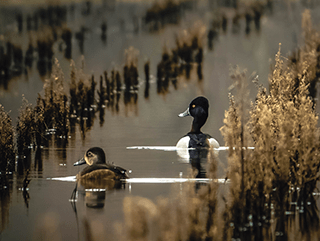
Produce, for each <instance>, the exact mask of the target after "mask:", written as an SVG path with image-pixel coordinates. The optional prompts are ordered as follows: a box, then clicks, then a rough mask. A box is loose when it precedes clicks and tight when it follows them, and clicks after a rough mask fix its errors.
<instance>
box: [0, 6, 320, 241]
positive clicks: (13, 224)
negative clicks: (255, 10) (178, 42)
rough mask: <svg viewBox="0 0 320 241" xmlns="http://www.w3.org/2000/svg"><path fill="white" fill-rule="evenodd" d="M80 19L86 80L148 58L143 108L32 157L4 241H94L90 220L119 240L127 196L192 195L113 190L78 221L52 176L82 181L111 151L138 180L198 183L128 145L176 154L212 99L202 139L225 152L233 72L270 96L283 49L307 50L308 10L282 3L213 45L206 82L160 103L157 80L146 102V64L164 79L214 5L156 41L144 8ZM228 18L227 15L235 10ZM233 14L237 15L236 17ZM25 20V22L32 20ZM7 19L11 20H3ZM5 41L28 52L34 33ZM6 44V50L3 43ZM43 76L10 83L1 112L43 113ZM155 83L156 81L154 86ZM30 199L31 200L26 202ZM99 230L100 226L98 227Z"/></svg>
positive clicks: (131, 108) (2, 210)
mask: <svg viewBox="0 0 320 241" xmlns="http://www.w3.org/2000/svg"><path fill="white" fill-rule="evenodd" d="M76 6H77V8H75V9H76V10H75V12H74V15H72V13H69V12H68V15H67V25H68V26H69V27H70V28H71V29H72V30H73V31H78V30H79V29H80V26H86V27H88V28H89V29H90V30H89V32H88V34H86V35H85V36H86V37H85V42H84V53H83V54H84V57H85V64H86V66H85V72H86V73H87V74H90V75H91V74H94V75H95V78H96V81H98V80H99V76H100V75H102V74H103V71H105V70H107V71H110V70H111V69H112V68H116V69H118V70H122V67H123V64H124V61H125V58H124V51H125V49H128V48H129V47H130V46H133V47H134V48H136V49H138V50H139V52H140V53H139V57H138V71H139V77H140V79H141V80H140V84H141V85H140V88H139V90H138V98H137V101H136V103H129V104H128V105H125V104H124V102H123V95H122V96H121V97H120V98H121V99H120V104H119V112H112V111H111V110H110V109H106V110H105V115H104V123H103V125H101V124H100V123H99V117H98V113H96V118H95V121H94V124H93V126H92V127H91V129H90V130H88V131H87V132H86V136H85V138H82V135H81V132H80V128H79V126H76V131H75V133H72V134H70V138H69V139H68V142H67V144H66V146H65V147H63V146H62V147H61V145H59V144H58V141H56V140H55V138H56V137H53V139H52V141H50V142H49V146H48V147H44V148H41V149H37V150H34V149H32V150H30V155H29V156H27V158H26V162H25V164H24V165H25V167H27V168H28V169H29V170H30V173H29V178H30V179H31V181H30V184H29V185H28V191H27V194H26V193H24V192H23V191H22V190H21V188H22V185H23V180H24V178H25V175H26V173H25V172H23V171H22V172H19V170H17V172H15V173H13V174H12V175H11V176H10V185H9V187H8V188H7V193H1V207H0V214H1V217H0V231H1V232H0V240H42V239H45V238H48V237H49V240H85V236H84V223H83V220H84V219H85V218H86V219H87V220H88V221H89V222H90V223H91V224H92V227H93V230H92V231H93V232H95V231H96V229H95V226H94V224H97V223H99V224H103V228H104V231H105V233H108V234H109V235H110V236H109V237H108V240H113V236H112V235H113V233H114V224H115V223H116V222H120V221H123V211H122V205H123V204H122V202H123V199H124V197H126V196H130V195H134V196H137V195H138V196H143V197H147V198H150V199H151V200H156V199H157V197H159V196H169V195H170V193H171V192H173V191H172V190H175V188H180V187H179V186H181V188H183V184H126V185H125V186H124V188H122V189H117V190H107V191H105V192H103V193H100V194H99V193H98V194H99V195H102V196H104V195H105V197H104V199H102V202H103V203H104V207H103V208H99V209H97V208H90V207H87V205H86V204H88V203H89V205H90V202H91V201H90V200H92V199H96V198H95V197H94V195H97V193H90V192H85V191H84V190H83V189H82V190H81V189H80V190H79V193H78V199H77V202H76V203H75V204H76V210H77V212H76V213H75V211H74V209H73V207H72V205H71V204H72V203H70V202H69V199H70V196H71V193H72V191H73V189H74V186H75V183H73V182H62V181H53V180H48V179H47V178H52V177H66V176H74V175H76V174H77V173H78V172H79V171H80V170H82V168H83V167H82V166H80V167H74V166H73V163H74V162H75V161H77V160H78V159H79V158H81V157H82V156H83V154H84V153H85V151H86V150H87V149H88V148H90V147H93V146H99V147H101V148H103V149H104V150H105V151H106V153H107V159H108V160H110V161H111V162H114V163H115V164H116V165H119V166H121V167H124V168H126V169H128V170H132V173H131V174H129V175H130V177H134V178H142V177H159V178H161V177H168V178H175V177H179V176H180V173H182V175H183V177H187V176H188V175H189V174H190V169H191V168H190V167H191V166H190V164H189V163H188V162H186V161H182V160H181V159H180V158H179V157H178V156H177V153H176V152H175V151H170V152H166V151H155V150H127V149H126V147H128V146H174V145H175V144H176V142H177V141H178V140H179V138H181V137H182V136H183V135H184V134H186V133H187V132H188V131H189V129H190V126H191V118H178V114H179V113H181V112H182V111H184V110H185V109H186V108H187V106H188V104H189V102H190V101H191V100H192V99H193V98H194V97H196V96H198V95H204V96H206V97H207V98H208V99H209V101H210V116H209V119H208V121H207V123H206V125H205V126H204V127H203V132H205V133H209V134H211V135H212V136H213V137H215V138H216V139H217V140H218V141H219V143H220V144H221V145H224V141H223V138H222V136H221V134H220V131H219V128H220V127H221V126H222V125H223V118H224V112H225V110H227V108H228V106H229V103H228V92H229V90H228V87H229V86H230V84H231V80H230V78H229V68H230V66H233V65H239V66H240V68H246V69H247V73H248V75H250V74H251V73H252V72H254V71H255V72H256V75H259V81H260V82H261V83H263V84H264V85H265V86H266V87H267V83H268V80H267V78H268V74H269V71H270V63H271V62H272V61H270V59H274V55H275V54H276V52H277V51H278V49H279V43H282V46H281V49H282V50H281V51H282V53H283V54H286V53H288V52H289V51H293V50H295V48H297V47H298V46H299V44H301V43H302V42H301V27H300V25H301V23H300V22H301V13H302V11H303V9H304V6H303V5H302V4H300V3H292V5H290V6H291V7H290V8H289V7H288V5H286V4H284V3H281V1H279V2H278V1H275V4H274V8H273V11H272V12H266V13H265V14H264V15H263V17H262V18H261V29H260V31H259V32H258V31H256V30H254V27H252V28H253V30H252V31H251V33H250V34H248V35H247V34H246V33H245V31H244V20H241V21H240V24H241V28H240V31H239V33H236V34H235V33H233V32H232V29H231V27H232V26H231V21H229V25H228V28H227V33H226V34H220V35H219V38H218V40H216V41H215V46H214V50H211V51H210V50H209V49H208V48H207V46H206V45H204V46H205V47H204V62H203V66H202V71H203V80H201V81H199V80H198V77H197V75H196V73H195V71H194V72H192V74H191V77H190V79H189V80H186V79H185V78H179V80H178V84H177V89H175V88H174V87H173V86H172V85H170V87H169V91H168V92H167V93H166V94H157V84H156V83H155V78H151V83H150V90H149V93H150V95H149V98H145V97H144V91H145V82H144V79H145V77H144V70H143V66H144V63H145V61H146V59H149V61H150V74H151V75H153V76H156V73H157V72H156V71H157V64H158V63H159V62H160V60H161V55H162V51H163V46H164V45H167V46H168V47H169V48H170V47H172V46H174V44H175V42H174V41H175V34H176V33H177V32H178V31H181V30H182V29H184V28H187V27H190V26H192V24H193V23H194V22H196V21H197V20H202V21H203V23H204V24H205V25H206V26H209V23H210V20H211V19H212V17H213V14H212V13H213V11H210V10H209V8H208V7H207V5H206V3H197V2H195V3H193V5H192V6H193V9H192V10H184V13H183V15H182V17H181V21H180V23H179V24H170V25H166V26H165V27H164V28H163V29H161V30H159V31H155V32H149V31H146V30H144V29H143V28H142V24H141V22H142V19H141V17H142V16H143V15H144V13H145V11H146V8H147V7H148V6H147V4H145V3H136V4H132V3H123V2H122V3H120V2H116V3H115V5H114V6H113V7H114V8H113V7H111V9H107V10H105V12H104V11H103V10H101V9H102V8H101V7H100V5H93V10H92V11H94V14H90V15H88V16H83V15H82V14H81V13H80V10H79V9H81V6H82V5H81V6H80V5H76ZM8 9H10V11H11V13H12V14H13V13H15V12H16V11H15V9H19V11H22V12H23V13H24V14H26V13H29V12H33V7H32V6H24V7H22V6H21V7H16V8H15V9H11V8H10V7H2V8H1V12H7V13H9V12H10V11H9V10H8ZM227 9H228V8H227ZM319 10H320V6H319V5H317V4H315V5H314V7H313V9H312V11H311V13H312V19H313V23H314V26H319V23H320V14H319V13H320V11H319ZM227 12H228V11H227ZM24 16H26V15H24ZM135 16H136V17H137V18H138V19H139V21H140V25H139V26H140V27H139V29H138V31H137V32H135V31H134V25H133V18H134V17H135ZM1 18H2V17H1ZM104 20H107V22H108V30H107V41H106V43H103V41H102V40H101V38H100V24H101V23H102V22H103V21H104ZM1 21H2V24H1V25H0V27H1V28H0V31H1V32H0V34H2V35H1V36H2V37H3V36H5V37H6V36H7V35H6V34H7V32H8V31H9V32H10V31H11V32H12V34H9V35H10V39H11V40H12V41H13V42H15V41H16V42H17V43H20V45H21V46H22V48H24V49H26V48H27V43H25V41H26V42H27V39H28V37H27V33H26V31H25V30H24V31H23V32H22V33H21V34H20V35H19V34H18V33H17V31H16V30H14V28H15V18H11V19H10V18H6V20H4V17H3V19H1ZM72 43H73V44H72V59H74V60H75V62H76V64H77V66H80V65H81V61H80V59H81V53H80V51H79V47H78V43H77V40H76V39H75V38H73V39H72ZM0 44H1V45H4V44H5V42H4V41H3V40H0ZM54 50H55V51H54V57H56V58H57V59H58V60H59V62H60V64H61V67H62V70H63V72H64V74H65V79H66V80H67V81H69V78H70V77H69V75H70V74H69V64H70V62H69V60H67V59H65V58H64V57H63V52H60V51H59V44H57V43H56V44H55V45H54ZM46 77H48V74H47V75H45V76H40V75H39V72H38V71H37V66H36V63H35V62H34V63H33V66H32V67H31V69H28V71H27V74H24V73H23V74H22V75H20V76H18V77H15V78H12V79H10V80H9V81H8V84H7V87H4V86H1V87H0V103H1V104H2V105H3V106H4V107H5V109H6V110H7V111H9V110H10V111H11V117H12V118H13V120H14V123H16V118H17V116H18V113H19V112H18V109H19V108H20V105H21V103H22V95H24V96H25V97H26V98H27V99H28V100H29V102H31V103H33V104H35V102H36V98H37V94H38V93H39V92H40V93H41V90H42V88H43V79H44V78H46ZM152 80H153V81H152ZM249 88H250V90H251V96H252V97H253V96H255V94H256V92H255V91H256V90H255V87H254V85H253V84H251V85H250V86H249ZM219 159H220V162H221V163H220V164H219V168H218V174H217V176H218V178H224V177H225V168H226V167H227V152H226V151H221V152H220V154H219ZM26 195H27V196H26ZM97 227H99V225H97Z"/></svg>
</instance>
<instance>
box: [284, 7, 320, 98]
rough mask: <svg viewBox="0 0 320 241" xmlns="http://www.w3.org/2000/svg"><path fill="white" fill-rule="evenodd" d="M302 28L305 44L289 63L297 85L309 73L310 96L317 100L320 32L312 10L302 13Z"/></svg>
mask: <svg viewBox="0 0 320 241" xmlns="http://www.w3.org/2000/svg"><path fill="white" fill-rule="evenodd" d="M302 29H303V37H304V42H305V44H304V46H303V47H301V48H300V49H298V50H297V51H295V52H294V53H292V54H291V55H290V56H289V60H290V61H288V63H287V65H289V67H290V68H292V70H293V71H292V72H293V73H292V74H293V75H294V78H295V81H296V84H297V85H298V82H299V80H300V79H301V77H300V76H301V75H304V74H305V73H307V74H308V77H307V78H305V81H307V84H308V91H309V96H310V97H311V98H312V100H313V101H314V102H315V98H316V96H317V84H318V83H319V80H320V34H319V32H318V31H316V30H315V29H314V28H313V26H312V21H311V15H310V10H305V11H304V12H303V14H302Z"/></svg>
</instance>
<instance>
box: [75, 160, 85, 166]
mask: <svg viewBox="0 0 320 241" xmlns="http://www.w3.org/2000/svg"><path fill="white" fill-rule="evenodd" d="M85 163H86V161H85V160H84V158H81V159H80V160H79V161H77V162H75V163H73V165H74V166H80V165H82V164H85Z"/></svg>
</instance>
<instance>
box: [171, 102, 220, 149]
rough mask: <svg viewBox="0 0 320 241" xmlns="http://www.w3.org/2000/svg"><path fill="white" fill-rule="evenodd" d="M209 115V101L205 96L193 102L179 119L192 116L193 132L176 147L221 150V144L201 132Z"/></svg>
mask: <svg viewBox="0 0 320 241" xmlns="http://www.w3.org/2000/svg"><path fill="white" fill-rule="evenodd" d="M208 113H209V101H208V100H207V98H205V97H203V96H199V97H197V98H195V99H194V100H192V101H191V103H190V104H189V107H188V108H187V110H186V111H185V112H183V113H181V114H179V117H185V116H192V117H193V122H192V128H191V131H190V132H189V133H188V134H187V135H185V136H184V137H182V138H181V139H180V140H179V141H178V143H177V145H176V147H177V148H199V147H210V146H211V147H214V148H219V146H220V145H219V142H218V141H217V140H215V139H214V138H212V137H211V136H210V135H208V134H204V133H202V132H201V130H200V129H201V127H202V126H203V125H204V124H205V123H206V121H207V118H208V115H209V114H208Z"/></svg>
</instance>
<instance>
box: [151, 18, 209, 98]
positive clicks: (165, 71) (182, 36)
mask: <svg viewBox="0 0 320 241" xmlns="http://www.w3.org/2000/svg"><path fill="white" fill-rule="evenodd" d="M205 32H206V27H205V25H204V24H203V23H202V22H201V21H199V22H196V23H195V24H194V25H193V26H192V27H191V28H190V29H188V30H183V31H182V32H180V33H179V34H178V35H177V36H176V47H175V48H173V49H168V48H167V47H164V48H163V53H162V59H161V62H160V63H159V64H158V66H157V92H158V94H165V93H167V92H168V90H169V84H170V83H172V84H173V86H174V88H175V89H177V79H178V77H179V76H185V77H186V79H190V72H191V70H192V68H193V66H197V74H198V80H199V81H200V80H202V62H203V41H204V36H205Z"/></svg>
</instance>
